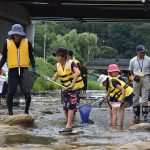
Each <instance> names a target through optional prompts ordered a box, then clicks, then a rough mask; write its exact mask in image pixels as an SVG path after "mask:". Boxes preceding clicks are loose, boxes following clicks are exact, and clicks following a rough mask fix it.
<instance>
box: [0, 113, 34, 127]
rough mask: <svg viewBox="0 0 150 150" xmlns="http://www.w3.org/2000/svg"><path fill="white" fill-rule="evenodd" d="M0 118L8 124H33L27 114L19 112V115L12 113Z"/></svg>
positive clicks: (32, 120)
mask: <svg viewBox="0 0 150 150" xmlns="http://www.w3.org/2000/svg"><path fill="white" fill-rule="evenodd" d="M0 120H1V121H2V122H3V123H5V124H8V125H22V124H28V125H33V123H34V119H33V118H32V117H31V116H30V115H27V114H19V115H12V116H7V115H6V116H0Z"/></svg>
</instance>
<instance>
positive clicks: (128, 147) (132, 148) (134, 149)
mask: <svg viewBox="0 0 150 150" xmlns="http://www.w3.org/2000/svg"><path fill="white" fill-rule="evenodd" d="M123 149H125V150H148V149H150V142H149V141H147V142H146V141H145V142H144V141H137V142H133V143H128V144H125V145H123V146H120V147H118V148H115V150H123Z"/></svg>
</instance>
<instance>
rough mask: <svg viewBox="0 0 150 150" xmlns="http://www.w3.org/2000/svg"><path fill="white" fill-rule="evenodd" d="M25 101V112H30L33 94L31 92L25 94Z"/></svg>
mask: <svg viewBox="0 0 150 150" xmlns="http://www.w3.org/2000/svg"><path fill="white" fill-rule="evenodd" d="M25 101H26V106H25V111H24V113H25V114H29V107H30V103H31V95H30V94H25Z"/></svg>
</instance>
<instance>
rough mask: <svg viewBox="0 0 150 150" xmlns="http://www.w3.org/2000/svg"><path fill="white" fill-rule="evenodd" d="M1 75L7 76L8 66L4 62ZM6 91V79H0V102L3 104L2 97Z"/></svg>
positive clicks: (0, 55) (0, 56)
mask: <svg viewBox="0 0 150 150" xmlns="http://www.w3.org/2000/svg"><path fill="white" fill-rule="evenodd" d="M1 59H2V54H0V60H1ZM1 76H2V77H3V76H4V77H6V79H7V78H8V67H7V65H6V63H5V64H4V65H3V67H2V71H1ZM6 93H7V80H6V81H3V78H2V79H1V80H0V103H1V104H5V100H4V97H5V95H6Z"/></svg>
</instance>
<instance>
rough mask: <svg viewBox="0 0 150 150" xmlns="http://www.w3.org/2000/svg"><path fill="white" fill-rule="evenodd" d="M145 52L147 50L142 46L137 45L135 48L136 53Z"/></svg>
mask: <svg viewBox="0 0 150 150" xmlns="http://www.w3.org/2000/svg"><path fill="white" fill-rule="evenodd" d="M145 51H147V49H146V48H145V46H144V45H138V46H137V47H136V52H145Z"/></svg>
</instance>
